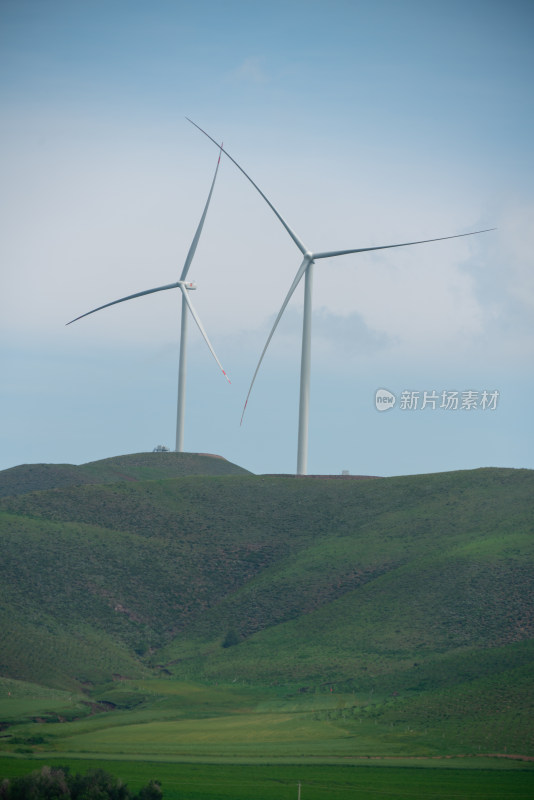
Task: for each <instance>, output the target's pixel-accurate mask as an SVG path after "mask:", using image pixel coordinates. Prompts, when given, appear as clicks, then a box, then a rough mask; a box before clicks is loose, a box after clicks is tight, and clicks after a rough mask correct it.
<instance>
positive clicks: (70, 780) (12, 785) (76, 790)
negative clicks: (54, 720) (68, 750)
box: [0, 767, 163, 800]
mask: <svg viewBox="0 0 534 800" xmlns="http://www.w3.org/2000/svg"><path fill="white" fill-rule="evenodd" d="M162 797H163V792H162V791H161V786H160V784H159V783H158V781H150V783H148V784H147V785H146V786H143V788H142V789H141V791H140V792H139V794H136V795H134V794H132V793H131V791H130V790H129V789H128V786H127V785H126V784H125V783H123V782H122V781H121V780H120V778H115V777H114V776H113V775H110V774H109V773H108V772H105V771H104V770H103V769H94V770H90V771H89V772H88V773H87V775H79V774H76V775H71V774H70V771H69V768H68V767H61V768H56V767H43V768H42V769H41V770H36V771H35V772H31V773H30V774H29V775H23V776H22V777H20V778H12V779H11V780H8V779H7V778H6V779H5V780H3V781H2V783H0V800H161V798H162Z"/></svg>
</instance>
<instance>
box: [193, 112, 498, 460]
mask: <svg viewBox="0 0 534 800" xmlns="http://www.w3.org/2000/svg"><path fill="white" fill-rule="evenodd" d="M186 119H187V120H188V121H189V122H190V123H191V124H192V125H194V126H195V128H198V130H199V131H201V133H203V134H204V135H205V136H207V137H208V139H210V140H211V141H212V142H213V143H214V144H215V145H217V147H219V148H220V150H222V152H223V153H224V154H225V155H226V156H227V157H228V158H229V159H230V161H232V162H233V163H234V164H235V166H236V167H237V168H238V169H239V170H240V172H242V173H243V175H244V176H245V178H247V180H248V181H250V183H251V184H252V185H253V186H254V188H255V189H256V191H258V192H259V194H260V195H261V196H262V197H263V199H264V200H265V202H266V203H267V205H268V206H269V207H270V209H271V210H272V211H273V213H274V214H275V215H276V217H278V219H279V220H280V222H281V223H282V225H283V226H284V228H285V229H286V231H287V232H288V234H289V236H290V237H291V239H292V240H293V241H294V243H295V244H296V246H297V247H298V249H299V250H300V252H301V254H302V256H303V259H302V263H301V265H300V267H299V269H298V271H297V274H296V275H295V278H294V279H293V283H292V284H291V286H290V288H289V291H288V293H287V295H286V297H285V300H284V302H283V303H282V307H281V308H280V311H279V312H278V316H277V317H276V319H275V321H274V325H273V327H272V329H271V332H270V334H269V336H268V338H267V342H266V343H265V347H264V348H263V351H262V354H261V356H260V360H259V361H258V365H257V367H256V371H255V372H254V375H253V377H252V381H251V383H250V387H249V390H248V394H247V397H246V400H245V405H244V408H243V414H242V415H241V422H242V421H243V415H244V414H245V410H246V407H247V403H248V399H249V397H250V393H251V391H252V387H253V386H254V381H255V380H256V376H257V374H258V371H259V368H260V366H261V362H262V361H263V357H264V355H265V353H266V351H267V348H268V346H269V343H270V341H271V339H272V337H273V334H274V332H275V330H276V328H277V326H278V323H279V322H280V319H281V317H282V314H283V313H284V311H285V309H286V306H287V304H288V303H289V301H290V299H291V296H292V295H293V292H294V291H295V289H296V288H297V286H298V284H299V283H300V281H301V279H302V277H303V276H304V312H303V320H302V351H301V362H300V399H299V426H298V445H297V475H306V474H307V463H308V423H309V404H310V366H311V310H312V282H313V267H314V263H315V261H317V260H318V259H321V258H334V257H336V256H345V255H349V254H350V253H369V252H371V251H372V250H388V249H391V248H394V247H411V246H412V245H416V244H427V243H428V242H441V241H444V240H445V239H459V238H461V237H463V236H474V235H475V234H477V233H486V232H487V231H488V230H494V228H487V229H485V230H483V231H471V232H470V233H459V234H456V235H454V236H440V237H439V238H436V239H422V240H420V241H417V242H402V243H400V244H386V245H380V246H378V247H358V248H353V249H351V250H328V251H325V252H321V253H315V252H311V251H310V250H309V249H308V248H307V247H306V245H305V244H303V242H302V241H301V240H300V239H299V237H298V236H297V234H296V233H295V232H294V231H293V230H292V229H291V228H290V227H289V225H288V224H287V222H286V221H285V220H284V219H283V217H282V216H281V215H280V213H279V212H278V211H277V210H276V208H275V207H274V206H273V204H272V203H271V201H270V200H269V199H268V198H267V197H266V196H265V195H264V194H263V192H262V191H261V189H260V188H259V186H257V185H256V184H255V183H254V181H253V180H252V178H251V177H250V175H247V173H246V172H245V170H244V169H243V168H242V167H241V166H240V165H239V164H238V163H237V161H236V160H235V159H234V158H232V156H231V155H230V154H229V153H228V152H227V151H226V150H225V149H224V148H223V147H222V145H219V144H218V143H217V142H216V141H215V139H213V138H212V137H211V136H210V135H209V134H208V133H206V131H205V130H203V129H202V128H201V127H200V126H199V125H197V124H196V123H195V122H193V120H192V119H189V117H186Z"/></svg>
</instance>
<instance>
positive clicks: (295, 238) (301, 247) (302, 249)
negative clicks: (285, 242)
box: [186, 117, 308, 255]
mask: <svg viewBox="0 0 534 800" xmlns="http://www.w3.org/2000/svg"><path fill="white" fill-rule="evenodd" d="M186 120H187V121H188V122H190V123H191V125H194V126H195V128H197V129H198V130H199V131H200V132H201V133H203V134H204V136H207V137H208V139H210V140H211V141H212V142H213V144H216V145H217V147H218V148H219V149H220V150H222V152H223V153H224V154H225V156H227V157H228V158H229V159H230V161H232V162H233V163H234V164H235V165H236V167H237V168H238V170H239V171H240V172H242V173H243V175H244V176H245V178H246V179H247V180H249V181H250V183H251V184H252V185H253V186H254V188H255V189H256V191H257V192H259V193H260V194H261V196H262V197H263V199H264V200H265V202H266V203H267V205H268V206H269V208H270V209H271V210H272V211H273V212H274V213H275V215H276V216H277V217H278V219H279V220H280V222H281V223H282V225H283V226H284V228H285V229H286V231H287V232H288V233H289V235H290V236H291V238H292V239H293V241H294V242H295V244H296V245H297V247H298V249H299V250H300V252H301V253H302V255H306V253H307V252H308V248H307V247H306V246H305V245H304V244H303V243H302V242H301V240H300V239H299V237H298V236H297V234H296V233H295V231H293V230H291V228H290V227H289V225H288V224H287V222H286V221H285V219H284V218H283V217H282V215H281V214H279V212H278V211H277V210H276V208H275V207H274V206H273V204H272V203H271V201H270V200H269V199H268V198H267V197H265V195H264V194H263V192H262V190H261V189H260V187H259V186H258V185H257V184H255V183H254V181H253V180H252V178H251V177H250V175H247V173H246V172H245V170H244V169H243V167H240V166H239V164H238V163H237V161H236V160H235V158H232V156H231V155H230V153H228V152H227V151H226V150H225V149H224V147H223V146H222V145H219V144H217V142H216V141H215V139H212V137H211V136H210V135H209V133H206V131H205V130H202V128H201V127H200V126H199V125H197V124H196V122H193V120H192V119H189V117H186Z"/></svg>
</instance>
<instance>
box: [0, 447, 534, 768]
mask: <svg viewBox="0 0 534 800" xmlns="http://www.w3.org/2000/svg"><path fill="white" fill-rule="evenodd" d="M147 455H148V456H149V458H148V462H150V461H151V460H152V457H153V456H160V455H161V456H163V457H165V456H169V455H171V456H173V455H177V454H165V453H164V454H147ZM137 458H139V459H140V460H139V462H138V463H135V459H137ZM130 459H131V461H130ZM157 461H158V463H157V465H156V466H155V467H152V466H151V465H150V464H149V463H147V462H146V461H143V459H142V458H141V457H137V456H135V457H134V456H131V457H126V462H125V461H124V459H111V460H109V461H108V462H97V463H98V464H99V465H100V466H99V470H100V472H99V474H100V475H101V476H104V475H108V476H111V475H112V474H113V472H114V470H119V469H121V470H122V474H123V475H124V474H125V473H126V467H127V468H128V470H129V472H128V476H129V478H130V479H129V480H127V481H123V482H113V483H102V484H101V485H91V484H86V485H78V486H73V485H71V486H64V487H58V488H54V489H53V490H51V491H39V492H31V493H27V494H16V493H15V492H12V495H11V496H9V497H5V498H4V499H3V500H2V501H1V502H0V531H1V533H0V537H1V539H0V541H1V547H2V561H1V570H2V574H1V581H2V594H1V605H0V675H1V676H3V677H4V678H5V679H11V680H13V679H18V680H23V681H26V682H31V683H33V684H40V685H43V686H46V687H51V689H54V690H71V691H74V692H79V691H84V692H86V693H87V692H89V693H90V694H92V698H93V700H99V701H103V700H105V701H106V702H113V703H114V704H117V703H118V704H119V705H121V703H122V704H124V703H126V705H128V703H130V702H131V691H132V688H131V687H137V688H136V689H135V692H134V695H135V697H134V700H135V703H134V705H135V704H136V703H139V702H145V700H146V696H145V691H146V690H147V689H146V687H147V686H149V684H150V681H154V676H155V675H156V674H158V675H162V676H164V677H165V681H163V683H162V682H161V681H159V683H157V686H158V687H159V688H158V689H157V691H156V690H155V689H153V690H150V691H153V692H155V693H156V694H158V692H159V693H160V694H161V696H162V697H163V696H166V695H168V693H169V692H171V695H172V691H171V690H170V688H169V686H170V685H171V684H172V683H173V681H187V682H189V683H190V682H191V681H194V682H198V681H201V682H202V683H203V684H205V685H212V686H214V685H215V684H217V683H223V684H227V685H230V684H237V685H239V686H241V687H242V689H243V686H246V687H249V688H248V689H247V691H248V690H250V691H258V690H259V689H260V688H261V691H262V692H267V694H269V692H271V693H272V692H275V694H276V696H277V697H281V696H280V692H282V695H283V698H284V699H283V700H282V699H280V700H279V701H277V702H280V703H282V706H283V708H284V709H286V710H287V708H289V707H291V708H292V709H293V711H294V706H295V704H296V705H298V706H299V708H301V709H307V713H312V714H313V715H315V717H314V719H315V722H316V723H317V725H318V726H322V725H341V724H342V725H343V726H344V728H343V730H344V731H345V733H344V734H343V736H348V737H349V738H350V737H352V736H353V734H355V731H356V730H360V731H361V730H363V728H361V727H359V728H358V726H361V725H362V719H363V723H364V727H365V725H366V724H373V725H374V724H375V722H376V719H378V718H379V721H380V724H381V725H388V726H392V727H394V726H398V725H403V726H407V728H408V729H409V727H410V725H416V724H417V725H419V726H423V727H425V728H426V729H430V728H432V726H435V725H436V720H438V719H439V720H440V725H441V726H442V727H441V728H440V730H441V731H442V733H440V736H442V735H443V736H444V735H445V734H443V731H448V730H449V729H450V731H452V730H453V729H454V731H455V733H454V736H456V737H457V736H458V735H459V734H458V730H459V727H458V726H460V728H461V725H462V724H464V723H463V722H462V720H465V718H466V715H468V714H469V715H470V718H471V720H472V725H474V726H478V728H477V730H478V729H479V730H480V731H481V732H484V731H486V730H491V731H496V733H495V737H496V739H495V741H496V742H499V741H502V739H503V738H505V739H506V740H507V742H508V744H507V746H509V747H512V746H515V747H516V748H519V749H518V752H532V751H533V750H534V742H533V741H532V739H531V738H530V739H529V736H530V737H531V729H530V728H529V725H530V722H529V720H530V719H532V711H533V710H534V709H532V697H533V693H532V677H531V670H530V664H531V661H532V655H533V648H532V641H533V639H534V593H533V592H532V588H533V586H532V584H533V580H532V576H533V571H532V566H533V560H534V552H533V551H534V548H533V541H534V537H533V535H532V534H533V525H532V519H533V514H532V505H533V497H534V491H533V490H534V472H532V471H528V470H505V469H480V470H473V471H466V472H455V473H443V474H434V475H420V476H410V477H402V478H387V479H381V480H371V479H368V480H366V479H360V480H358V481H354V480H350V479H340V480H335V481H334V480H329V479H327V478H308V479H304V478H294V477H281V476H277V477H275V476H250V475H226V476H221V477H218V476H209V477H208V476H205V475H204V476H188V477H167V478H165V479H161V478H159V477H158V479H154V480H140V479H139V478H140V476H141V473H140V472H137V473H136V476H137V477H136V479H133V480H132V479H131V476H132V475H133V474H134V473H135V470H136V469H137V470H149V469H154V470H155V471H157V470H161V469H162V468H163V466H164V461H163V460H162V461H161V462H160V459H159V458H158V459H157ZM117 462H118V463H117ZM168 463H171V461H170V460H169V462H168ZM223 463H228V462H223ZM86 466H88V467H91V466H93V465H86ZM171 466H172V464H171ZM104 467H105V468H104ZM172 468H173V469H174V468H176V465H174V466H172ZM115 474H116V473H115ZM110 480H111V478H110ZM126 679H128V680H126ZM149 679H150V680H149ZM147 680H149V682H148V683H147ZM113 681H114V683H113ZM140 682H141V683H140ZM169 682H170V684H169ZM112 684H113V685H114V686H115V687H116V688H115V689H113V691H112V690H111V688H110V687H111V685H112ZM141 685H142V686H144V687H145V689H143V690H142V691H141V694H138V692H139V687H141ZM151 685H152V686H155V685H156V684H154V683H152V684H151ZM188 685H189V684H188ZM106 686H107V687H108V688H106ZM128 686H130V689H127V687H128ZM162 687H163V688H162ZM165 687H166V688H165ZM48 691H50V690H48ZM124 692H126V694H124ZM128 692H130V694H128ZM121 693H122V694H121ZM321 696H322V697H325V698H326V699H325V700H324V701H322V700H320V699H319V700H318V698H320V697H321ZM336 696H338V698H339V697H343V698H345V700H343V701H342V702H341V705H340V704H339V699H338V701H337V705H336V703H335V702H334V703H333V702H331V699H332V698H334V697H336ZM121 697H122V698H123V699H122V700H121ZM289 697H294V698H296V699H294V700H288V698H289ZM347 697H350V698H352V699H351V700H350V702H349V701H348V700H347V699H346V698H347ZM125 698H126V699H125ZM128 698H130V699H128ZM135 698H137V699H135ZM143 698H145V700H143ZM307 698H312V699H307ZM76 702H78V701H76ZM132 702H133V701H132ZM154 702H155V701H154ZM158 702H159V701H158ZM162 702H163V701H162ZM166 702H167V701H166ZM225 702H226V701H225ZM244 702H245V701H243V698H241V699H240V703H242V704H243V703H244ZM262 702H267V701H266V700H265V699H264V700H263V701H262ZM273 702H274V701H273V700H272V699H271V700H270V701H269V703H270V705H269V703H268V708H269V709H270V710H272V709H273V708H281V707H282V706H280V707H279V706H276V703H275V705H274V706H273V705H272V703H273ZM250 703H251V701H250V698H249V700H247V701H246V702H245V705H247V704H248V706H250ZM288 703H289V706H288ZM230 705H231V704H230ZM165 707H166V708H167V711H168V709H169V708H171V707H172V703H171V704H170V705H167V706H165ZM213 707H215V706H213ZM158 708H160V707H159V706H158ZM173 708H174V707H173ZM266 708H267V707H266ZM0 709H1V706H0ZM161 709H163V706H162V707H161ZM321 709H323V710H321ZM62 713H64V712H62ZM73 713H74V712H73ZM76 713H79V712H78V711H77V712H76ZM136 713H137V712H136ZM147 713H148V712H147ZM151 713H152V712H151ZM159 713H163V711H162V710H161V711H158V714H159ZM166 713H167V712H166ZM168 713H170V712H168ZM173 713H178V712H176V711H174V712H173ZM203 713H205V712H203ZM284 713H285V712H284ZM292 713H293V712H292ZM299 713H300V712H299ZM217 714H220V711H219V712H217ZM317 715H318V716H317ZM362 715H363V716H362ZM373 715H374V716H373ZM0 718H1V717H0ZM143 719H144V720H145V721H146V719H145V718H143ZM262 719H263V721H264V722H265V723H266V721H267V717H262ZM310 719H311V718H310ZM366 721H367V722H366ZM315 722H314V723H313V724H314V725H315ZM95 724H96V723H95ZM310 724H311V723H310ZM447 726H448V727H447ZM312 727H313V726H312ZM325 730H326V729H325ZM203 735H204V734H203ZM447 735H449V734H447ZM450 735H451V736H452V734H450ZM480 736H482V733H480ZM499 736H500V737H501V739H499ZM97 739H98V741H100V739H99V738H98V737H97ZM97 739H95V741H97ZM84 742H85V740H84ZM85 744H87V742H85ZM85 744H84V745H83V746H85ZM520 744H521V748H520ZM132 746H133V745H132ZM136 746H137V745H136ZM494 746H495V747H497V746H498V744H495V745H494ZM503 746H504V745H503ZM80 747H82V744H80Z"/></svg>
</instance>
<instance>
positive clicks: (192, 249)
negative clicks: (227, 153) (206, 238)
mask: <svg viewBox="0 0 534 800" xmlns="http://www.w3.org/2000/svg"><path fill="white" fill-rule="evenodd" d="M220 148H221V149H222V145H220ZM220 163H221V154H220V152H219V158H218V161H217V166H216V167H215V175H214V176H213V181H212V182H211V189H210V193H209V195H208V199H207V201H206V205H205V206H204V211H203V213H202V216H201V218H200V222H199V223H198V228H197V231H196V233H195V235H194V237H193V241H192V242H191V247H190V248H189V252H188V254H187V258H186V259H185V264H184V268H183V270H182V274H181V275H180V280H181V281H185V278H186V275H187V273H188V272H189V267H190V266H191V262H192V260H193V257H194V255H195V252H196V249H197V245H198V240H199V239H200V234H201V233H202V228H203V227H204V220H205V219H206V214H207V213H208V208H209V204H210V200H211V195H212V194H213V187H214V186H215V181H216V179H217V173H218V171H219V164H220Z"/></svg>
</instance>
